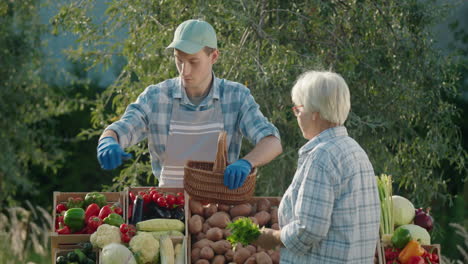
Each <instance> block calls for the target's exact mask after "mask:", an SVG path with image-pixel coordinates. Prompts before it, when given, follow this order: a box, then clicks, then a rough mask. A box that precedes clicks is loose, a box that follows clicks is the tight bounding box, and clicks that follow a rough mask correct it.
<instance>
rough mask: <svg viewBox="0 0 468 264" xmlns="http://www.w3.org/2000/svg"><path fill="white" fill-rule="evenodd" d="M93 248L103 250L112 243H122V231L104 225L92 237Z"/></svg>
mask: <svg viewBox="0 0 468 264" xmlns="http://www.w3.org/2000/svg"><path fill="white" fill-rule="evenodd" d="M90 240H91V244H93V246H96V247H99V248H103V247H105V246H106V245H108V244H110V243H120V242H121V240H120V229H119V228H118V227H116V226H111V225H108V224H102V225H100V226H99V227H98V229H97V230H96V232H94V233H93V234H92V235H91V237H90Z"/></svg>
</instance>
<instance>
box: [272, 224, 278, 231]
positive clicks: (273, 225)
mask: <svg viewBox="0 0 468 264" xmlns="http://www.w3.org/2000/svg"><path fill="white" fill-rule="evenodd" d="M271 229H274V230H280V227H279V224H278V223H274V224H272V225H271Z"/></svg>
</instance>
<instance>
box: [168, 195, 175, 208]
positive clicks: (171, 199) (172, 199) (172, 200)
mask: <svg viewBox="0 0 468 264" xmlns="http://www.w3.org/2000/svg"><path fill="white" fill-rule="evenodd" d="M166 202H167V206H168V207H169V208H172V207H173V206H174V205H175V204H176V198H175V196H174V195H172V194H168V195H166Z"/></svg>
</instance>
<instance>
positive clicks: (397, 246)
mask: <svg viewBox="0 0 468 264" xmlns="http://www.w3.org/2000/svg"><path fill="white" fill-rule="evenodd" d="M377 184H378V189H379V197H380V205H381V222H380V236H381V239H382V244H383V245H384V252H385V261H386V263H388V264H390V263H391V264H425V263H430V264H434V263H439V255H438V254H440V252H437V248H436V247H433V246H431V236H430V234H429V232H430V231H431V230H432V228H433V218H432V217H431V216H430V215H429V209H427V210H424V209H423V208H418V209H415V207H414V205H413V204H412V203H411V201H409V200H408V199H406V198H405V197H402V196H398V195H392V178H391V176H389V175H385V174H382V175H381V176H380V177H378V179H377Z"/></svg>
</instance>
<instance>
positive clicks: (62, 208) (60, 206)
mask: <svg viewBox="0 0 468 264" xmlns="http://www.w3.org/2000/svg"><path fill="white" fill-rule="evenodd" d="M67 209H68V208H67V206H66V205H65V204H62V203H61V204H57V206H56V207H55V212H56V213H57V214H61V213H62V212H64V211H66V210H67Z"/></svg>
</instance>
